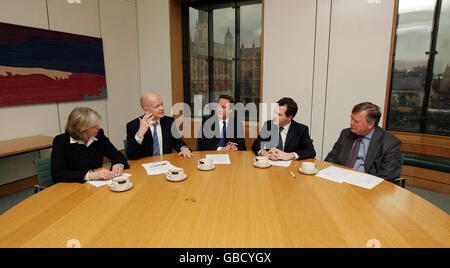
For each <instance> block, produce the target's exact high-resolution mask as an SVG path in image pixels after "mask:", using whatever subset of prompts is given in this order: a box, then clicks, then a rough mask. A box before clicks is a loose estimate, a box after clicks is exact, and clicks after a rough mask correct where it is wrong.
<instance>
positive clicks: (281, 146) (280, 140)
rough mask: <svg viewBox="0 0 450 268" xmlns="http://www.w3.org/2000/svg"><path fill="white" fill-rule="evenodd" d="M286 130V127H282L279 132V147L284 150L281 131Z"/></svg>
mask: <svg viewBox="0 0 450 268" xmlns="http://www.w3.org/2000/svg"><path fill="white" fill-rule="evenodd" d="M283 130H284V128H282V127H280V132H279V133H278V146H277V149H279V150H281V151H283V149H284V148H283V139H282V138H281V132H282V131H283Z"/></svg>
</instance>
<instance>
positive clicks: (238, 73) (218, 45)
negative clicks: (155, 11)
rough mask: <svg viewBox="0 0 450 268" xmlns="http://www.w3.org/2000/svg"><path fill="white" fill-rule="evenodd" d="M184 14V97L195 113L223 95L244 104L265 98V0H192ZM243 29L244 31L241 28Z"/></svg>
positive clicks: (257, 102)
mask: <svg viewBox="0 0 450 268" xmlns="http://www.w3.org/2000/svg"><path fill="white" fill-rule="evenodd" d="M183 15H184V23H183V27H184V31H183V32H184V38H183V40H184V71H185V72H184V87H185V94H184V95H185V102H186V103H187V104H189V105H190V107H191V111H192V113H193V115H195V116H197V117H199V116H208V115H209V111H205V110H204V109H203V107H200V106H198V107H197V106H196V107H194V103H195V100H197V102H201V103H202V104H203V105H205V104H207V103H212V102H216V101H217V98H218V97H219V96H220V95H230V96H233V97H234V98H235V100H236V102H241V103H243V104H248V103H255V104H256V106H258V104H259V103H260V101H261V100H260V90H261V19H262V4H261V1H228V2H224V1H220V2H217V3H213V4H211V1H210V2H209V4H202V2H199V3H195V4H187V5H185V6H184V7H183ZM236 33H239V34H236Z"/></svg>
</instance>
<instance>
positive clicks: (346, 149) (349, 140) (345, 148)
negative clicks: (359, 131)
mask: <svg viewBox="0 0 450 268" xmlns="http://www.w3.org/2000/svg"><path fill="white" fill-rule="evenodd" d="M355 140H356V136H355V135H354V134H353V133H352V132H351V131H350V130H349V131H348V133H347V135H346V136H345V142H344V143H343V145H342V150H341V154H340V156H339V159H340V160H341V161H340V162H341V164H342V165H345V163H346V162H347V157H348V155H349V153H350V151H351V149H352V147H353V143H354V142H355Z"/></svg>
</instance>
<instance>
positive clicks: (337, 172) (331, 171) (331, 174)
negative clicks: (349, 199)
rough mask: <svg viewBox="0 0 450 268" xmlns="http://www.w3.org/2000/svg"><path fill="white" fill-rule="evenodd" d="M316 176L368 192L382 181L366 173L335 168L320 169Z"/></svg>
mask: <svg viewBox="0 0 450 268" xmlns="http://www.w3.org/2000/svg"><path fill="white" fill-rule="evenodd" d="M316 176H317V177H320V178H324V179H327V180H330V181H334V182H338V183H343V182H346V183H348V184H352V185H356V186H359V187H363V188H366V189H369V190H370V189H373V188H374V187H375V186H377V185H378V184H380V183H381V182H382V181H383V179H380V178H378V177H375V176H372V175H369V174H366V173H361V172H357V171H353V170H349V169H345V168H339V167H335V166H331V167H328V168H326V169H322V170H321V171H319V173H317V175H316Z"/></svg>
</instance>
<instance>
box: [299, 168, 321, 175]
mask: <svg viewBox="0 0 450 268" xmlns="http://www.w3.org/2000/svg"><path fill="white" fill-rule="evenodd" d="M299 171H300V172H301V173H303V174H305V175H316V174H317V173H318V172H319V170H317V168H316V170H315V171H314V172H312V173H307V172H303V169H302V168H300V169H299Z"/></svg>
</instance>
